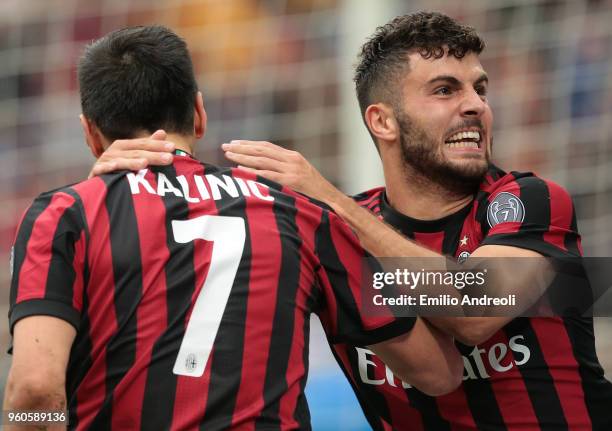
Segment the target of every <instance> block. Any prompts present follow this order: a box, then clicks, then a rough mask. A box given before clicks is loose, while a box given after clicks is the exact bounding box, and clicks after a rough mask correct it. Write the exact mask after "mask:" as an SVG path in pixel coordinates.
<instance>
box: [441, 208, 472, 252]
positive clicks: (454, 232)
mask: <svg viewBox="0 0 612 431" xmlns="http://www.w3.org/2000/svg"><path fill="white" fill-rule="evenodd" d="M469 207H470V208H471V207H472V205H469ZM467 220H468V219H467V218H464V219H463V222H462V223H448V224H447V225H446V226H444V231H443V232H444V238H443V239H442V254H444V255H447V256H454V255H455V254H456V253H457V248H459V236H460V235H461V231H462V230H463V225H464V224H465V223H467Z"/></svg>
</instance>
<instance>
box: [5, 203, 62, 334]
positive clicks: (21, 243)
mask: <svg viewBox="0 0 612 431" xmlns="http://www.w3.org/2000/svg"><path fill="white" fill-rule="evenodd" d="M52 198H53V194H52V193H45V194H42V195H40V196H39V197H37V198H36V199H35V200H34V202H33V203H32V205H31V206H30V208H28V210H27V211H26V213H25V215H24V217H23V220H22V222H21V226H20V228H19V232H18V233H17V238H16V239H15V245H14V249H13V253H14V255H13V277H12V280H11V293H10V298H9V301H10V306H11V309H10V310H9V316H10V315H11V313H12V309H13V307H14V306H15V301H16V300H17V293H18V289H19V273H20V272H21V267H22V265H23V262H24V260H25V256H26V251H27V249H28V242H29V241H30V237H31V236H32V230H33V229H34V223H35V222H36V219H37V218H38V217H39V216H40V215H41V214H42V213H43V211H44V210H45V209H47V207H48V206H49V203H51V199H52ZM10 331H11V334H12V333H13V327H12V325H11V327H10Z"/></svg>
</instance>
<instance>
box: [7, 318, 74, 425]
mask: <svg viewBox="0 0 612 431" xmlns="http://www.w3.org/2000/svg"><path fill="white" fill-rule="evenodd" d="M75 335H76V330H75V329H74V327H73V326H72V325H71V324H70V323H68V322H66V321H64V320H62V319H58V318H56V317H51V316H29V317H25V318H23V319H21V320H19V321H17V323H16V324H15V326H14V328H13V362H12V364H11V369H10V371H9V374H8V380H7V384H6V389H5V393H4V406H3V409H4V410H5V411H7V410H8V411H17V410H28V411H33V410H38V411H41V410H42V411H57V412H59V411H65V410H66V390H65V387H66V367H67V365H68V358H69V356H70V349H71V347H72V343H73V341H74V338H75ZM4 425H5V426H6V425H7V424H4ZM61 428H62V426H58V427H57V428H49V429H61ZM5 429H7V430H8V429H11V428H10V427H8V426H6V428H5ZM15 429H28V428H25V427H19V428H15ZM31 429H40V428H38V427H34V426H33V427H32V428H31Z"/></svg>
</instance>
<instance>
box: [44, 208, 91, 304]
mask: <svg viewBox="0 0 612 431" xmlns="http://www.w3.org/2000/svg"><path fill="white" fill-rule="evenodd" d="M82 231H83V221H82V219H81V211H80V205H79V204H78V202H77V201H75V202H74V203H73V204H72V205H71V206H70V207H68V208H66V209H65V210H64V213H63V214H62V216H61V217H60V219H59V221H58V223H57V228H56V229H55V234H54V235H53V243H52V245H51V253H52V256H51V261H50V263H49V272H48V273H47V285H46V287H45V299H52V300H56V301H57V300H59V301H61V302H62V303H65V304H72V302H73V297H74V290H73V288H74V281H75V279H76V272H75V270H74V245H75V243H76V242H77V241H79V239H80V238H81V232H82Z"/></svg>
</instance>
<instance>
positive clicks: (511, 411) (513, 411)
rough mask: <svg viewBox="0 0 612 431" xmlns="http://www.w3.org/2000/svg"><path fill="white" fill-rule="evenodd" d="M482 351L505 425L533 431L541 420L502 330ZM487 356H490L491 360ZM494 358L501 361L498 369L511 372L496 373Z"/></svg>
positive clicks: (483, 346) (500, 371)
mask: <svg viewBox="0 0 612 431" xmlns="http://www.w3.org/2000/svg"><path fill="white" fill-rule="evenodd" d="M479 348H483V349H484V350H485V352H484V353H483V361H482V362H483V363H484V364H485V367H486V370H487V373H488V374H489V376H491V378H490V382H491V388H492V389H493V392H494V393H495V399H496V400H497V405H498V407H499V411H500V412H501V415H502V417H503V419H504V422H505V423H506V425H507V426H508V427H509V428H512V429H514V427H522V428H521V429H530V428H529V427H533V426H534V424H537V423H538V418H537V417H536V414H535V411H534V410H533V405H532V404H531V400H530V398H529V393H528V392H527V387H526V386H525V381H524V380H523V376H522V374H521V372H520V370H519V369H518V365H516V363H515V360H516V358H515V355H514V353H513V351H512V350H511V349H510V344H509V340H508V338H507V337H506V335H505V334H504V333H503V332H502V331H497V332H496V333H495V334H494V335H493V336H492V337H491V338H490V339H489V340H487V341H486V342H485V343H483V344H482V346H479ZM484 355H487V356H488V358H487V357H484ZM492 359H493V361H495V362H499V367H503V368H504V369H505V368H508V367H509V368H508V370H505V371H503V370H495V369H494V368H493V366H492V362H493V361H492ZM521 359H522V358H521ZM519 360H520V359H519ZM517 412H520V414H517Z"/></svg>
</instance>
